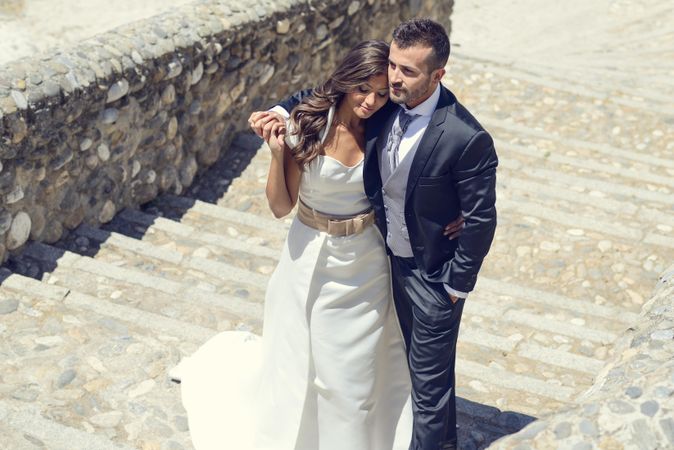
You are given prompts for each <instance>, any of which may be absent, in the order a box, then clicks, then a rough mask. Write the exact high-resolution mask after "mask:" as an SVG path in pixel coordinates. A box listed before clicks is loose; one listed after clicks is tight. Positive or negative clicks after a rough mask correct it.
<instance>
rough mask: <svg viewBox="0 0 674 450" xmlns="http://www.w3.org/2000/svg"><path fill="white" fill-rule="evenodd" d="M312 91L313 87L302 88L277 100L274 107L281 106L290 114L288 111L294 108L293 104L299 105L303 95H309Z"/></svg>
mask: <svg viewBox="0 0 674 450" xmlns="http://www.w3.org/2000/svg"><path fill="white" fill-rule="evenodd" d="M312 92H313V89H304V90H301V91H298V92H295V93H294V94H293V95H291V96H290V97H288V98H286V99H284V100H281V101H280V102H278V103H277V104H276V105H275V106H274V108H277V107H281V108H283V109H285V110H286V111H287V112H288V115H290V112H291V111H292V110H293V108H295V106H297V105H299V104H300V102H302V99H303V98H304V97H308V96H310V95H311V93H312Z"/></svg>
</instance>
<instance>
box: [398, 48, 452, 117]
mask: <svg viewBox="0 0 674 450" xmlns="http://www.w3.org/2000/svg"><path fill="white" fill-rule="evenodd" d="M432 52H433V49H432V48H430V47H422V46H416V45H415V46H412V47H408V48H405V49H401V48H400V47H398V46H397V45H396V43H395V42H392V43H391V50H390V52H389V65H388V82H389V97H390V99H391V101H393V102H395V103H398V104H403V103H404V104H405V105H407V107H409V108H414V107H415V106H417V105H418V104H420V103H421V102H423V101H424V100H426V99H427V98H428V97H430V95H431V94H432V93H433V91H434V90H435V87H436V86H437V84H438V82H439V81H440V78H442V75H444V73H445V69H436V70H431V69H430V67H429V65H428V61H429V59H430V56H431V53H432Z"/></svg>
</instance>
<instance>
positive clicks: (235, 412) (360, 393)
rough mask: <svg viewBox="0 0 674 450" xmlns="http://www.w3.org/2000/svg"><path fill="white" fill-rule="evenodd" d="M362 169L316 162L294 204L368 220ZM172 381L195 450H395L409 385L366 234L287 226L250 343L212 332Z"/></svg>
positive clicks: (403, 447)
mask: <svg viewBox="0 0 674 450" xmlns="http://www.w3.org/2000/svg"><path fill="white" fill-rule="evenodd" d="M331 113H332V111H331ZM331 115H332V114H331ZM328 123H330V121H328ZM326 134H327V130H324V132H323V137H325V135H326ZM362 166H363V162H362V161H361V162H360V163H358V164H357V165H355V166H352V167H349V166H345V165H344V164H342V163H341V162H339V161H338V160H336V159H333V158H330V157H328V156H319V157H318V158H316V159H314V160H313V161H312V162H311V163H310V164H309V165H308V167H307V168H306V169H305V171H304V172H303V174H302V179H301V183H300V193H299V195H300V199H301V200H302V201H303V202H304V203H305V204H306V205H308V206H310V207H311V208H313V209H315V210H317V211H320V212H322V213H326V214H330V215H336V216H351V215H355V214H358V213H360V212H362V211H364V210H366V209H368V208H369V202H368V200H367V197H366V196H365V193H364V188H363V170H362ZM179 371H180V377H181V381H182V384H181V390H182V400H183V405H184V407H185V409H186V410H187V413H188V421H189V427H190V433H191V437H192V441H193V443H194V446H195V448H196V449H197V450H211V449H212V450H216V449H217V450H263V449H264V450H392V449H395V450H407V449H408V446H409V442H410V436H411V428H412V417H411V414H412V413H411V408H410V402H409V395H410V379H409V372H408V368H407V363H406V359H405V350H404V344H403V341H402V337H401V334H400V329H399V326H398V322H397V318H396V315H395V310H394V306H393V301H392V297H391V290H390V275H389V266H388V260H387V257H386V252H385V249H384V241H383V239H382V237H381V234H380V233H379V231H378V229H377V228H376V226H374V225H370V226H368V227H366V228H365V230H364V231H363V232H361V233H359V234H354V235H350V236H345V237H336V236H331V235H328V234H327V233H324V232H320V231H318V230H315V229H313V228H310V227H308V226H306V225H304V224H303V223H302V222H300V221H299V220H298V219H297V218H295V219H294V221H293V222H292V225H291V226H290V231H289V233H288V237H287V240H286V242H285V245H284V247H283V251H282V254H281V257H280V261H279V264H278V266H277V268H276V270H275V271H274V273H273V274H272V276H271V278H270V281H269V285H268V287H267V293H266V297H265V309H264V326H263V335H262V337H259V336H257V335H254V334H252V333H248V332H241V331H228V332H223V333H220V334H218V335H217V336H215V337H214V338H212V339H211V340H209V341H208V342H207V343H205V344H204V345H203V346H202V347H201V348H200V349H199V350H198V351H197V352H196V353H195V354H194V355H192V356H191V357H189V358H186V359H185V360H183V362H181V364H180V366H179Z"/></svg>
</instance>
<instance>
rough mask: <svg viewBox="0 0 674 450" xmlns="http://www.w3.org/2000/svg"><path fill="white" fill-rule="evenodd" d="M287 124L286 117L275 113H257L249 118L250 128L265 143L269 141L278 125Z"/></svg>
mask: <svg viewBox="0 0 674 450" xmlns="http://www.w3.org/2000/svg"><path fill="white" fill-rule="evenodd" d="M285 122H286V120H285V117H283V116H282V115H281V114H279V113H277V112H275V111H255V112H253V113H252V114H251V115H250V117H248V124H249V125H250V127H251V128H252V129H253V131H254V132H255V134H257V135H258V136H259V137H261V138H262V139H264V140H265V141H267V140H269V137H270V136H271V132H272V128H273V126H274V125H275V124H276V123H282V124H285Z"/></svg>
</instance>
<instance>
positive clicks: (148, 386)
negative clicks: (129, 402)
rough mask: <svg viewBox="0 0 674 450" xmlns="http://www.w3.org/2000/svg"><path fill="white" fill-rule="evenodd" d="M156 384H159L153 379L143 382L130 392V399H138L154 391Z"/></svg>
mask: <svg viewBox="0 0 674 450" xmlns="http://www.w3.org/2000/svg"><path fill="white" fill-rule="evenodd" d="M156 384H157V382H156V381H154V380H153V379H149V380H145V381H142V382H141V383H139V384H138V385H136V387H134V388H133V389H131V390H129V398H136V397H140V396H142V395H145V394H147V393H148V392H150V391H151V390H152V389H154V387H155V385H156Z"/></svg>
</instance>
